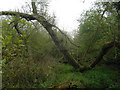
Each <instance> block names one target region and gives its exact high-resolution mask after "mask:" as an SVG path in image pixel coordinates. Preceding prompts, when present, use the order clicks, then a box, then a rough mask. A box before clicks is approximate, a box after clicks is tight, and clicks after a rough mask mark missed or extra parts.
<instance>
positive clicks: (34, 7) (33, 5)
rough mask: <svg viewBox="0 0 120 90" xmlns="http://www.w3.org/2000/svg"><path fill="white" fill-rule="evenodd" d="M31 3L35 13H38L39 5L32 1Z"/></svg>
mask: <svg viewBox="0 0 120 90" xmlns="http://www.w3.org/2000/svg"><path fill="white" fill-rule="evenodd" d="M31 4H32V9H33V13H34V14H37V7H36V5H35V2H31Z"/></svg>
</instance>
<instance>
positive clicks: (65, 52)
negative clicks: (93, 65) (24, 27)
mask: <svg viewBox="0 0 120 90" xmlns="http://www.w3.org/2000/svg"><path fill="white" fill-rule="evenodd" d="M32 8H33V15H30V14H25V13H20V12H12V11H2V12H0V15H11V16H19V17H21V18H25V19H26V20H37V21H38V22H39V23H40V24H41V25H42V26H43V27H44V28H45V29H46V30H47V32H48V33H49V35H50V36H51V38H52V40H53V41H54V43H55V45H56V46H57V48H58V49H59V51H60V52H61V53H62V54H63V55H64V57H65V58H66V60H68V63H69V64H70V65H72V66H73V67H75V68H79V69H80V71H83V70H84V67H83V66H82V65H80V64H79V63H78V62H77V61H76V60H75V59H74V58H73V57H72V56H71V55H70V53H69V52H68V50H67V49H66V48H65V47H64V45H63V43H61V42H60V40H59V38H58V37H57V35H56V33H55V32H54V30H53V29H52V27H54V25H52V24H50V23H49V22H48V21H47V20H46V19H45V18H44V17H43V16H40V15H38V14H37V8H36V6H35V2H32Z"/></svg>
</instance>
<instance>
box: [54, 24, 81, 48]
mask: <svg viewBox="0 0 120 90" xmlns="http://www.w3.org/2000/svg"><path fill="white" fill-rule="evenodd" d="M53 27H55V28H56V29H58V30H59V32H60V33H61V34H63V35H64V36H65V37H66V38H67V39H68V41H69V42H70V43H71V44H72V45H74V46H76V47H80V46H78V45H76V44H74V43H73V42H72V41H71V40H70V38H69V37H68V36H67V35H66V34H65V33H64V32H62V31H61V30H60V29H59V28H58V27H57V26H55V25H53Z"/></svg>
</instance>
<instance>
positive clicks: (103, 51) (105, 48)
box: [90, 42, 120, 68]
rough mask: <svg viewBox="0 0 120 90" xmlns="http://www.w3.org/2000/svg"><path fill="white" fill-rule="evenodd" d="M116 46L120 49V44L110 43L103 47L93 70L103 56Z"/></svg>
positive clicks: (92, 65)
mask: <svg viewBox="0 0 120 90" xmlns="http://www.w3.org/2000/svg"><path fill="white" fill-rule="evenodd" d="M113 46H116V47H118V48H120V43H118V42H110V43H108V44H105V45H103V47H102V49H101V51H100V53H99V55H98V57H97V58H96V60H95V61H94V62H93V63H92V64H91V66H90V67H91V68H94V67H95V66H96V65H97V64H98V63H99V62H100V61H101V60H102V58H103V56H104V55H105V54H106V53H107V52H108V51H109V50H110V49H111V48H112V47H113Z"/></svg>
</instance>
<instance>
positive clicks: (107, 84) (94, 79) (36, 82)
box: [3, 60, 120, 88]
mask: <svg viewBox="0 0 120 90" xmlns="http://www.w3.org/2000/svg"><path fill="white" fill-rule="evenodd" d="M50 64H51V63H50ZM43 68H44V69H43ZM69 82H74V83H76V84H77V86H76V88H120V71H119V67H116V66H106V65H101V66H97V67H95V68H93V69H91V70H89V71H86V72H84V73H81V72H78V71H76V70H75V69H74V68H73V67H72V66H70V65H67V64H60V63H57V64H56V65H53V66H49V67H48V68H45V67H43V66H40V65H39V64H38V63H37V64H36V63H34V62H32V61H30V60H27V61H25V62H23V61H21V60H18V61H16V62H14V63H12V64H10V65H5V66H4V68H3V86H4V87H9V88H20V87H23V88H24V87H27V88H50V87H53V86H56V85H60V84H63V83H65V84H67V83H69Z"/></svg>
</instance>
